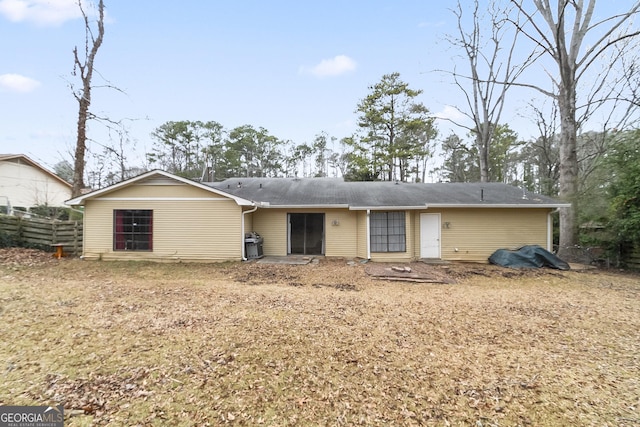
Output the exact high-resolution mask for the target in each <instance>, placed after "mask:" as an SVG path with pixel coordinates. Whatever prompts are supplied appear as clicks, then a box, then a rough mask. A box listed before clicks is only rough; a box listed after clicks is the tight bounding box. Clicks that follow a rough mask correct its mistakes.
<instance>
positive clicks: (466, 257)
mask: <svg viewBox="0 0 640 427" xmlns="http://www.w3.org/2000/svg"><path fill="white" fill-rule="evenodd" d="M423 212H426V213H438V212H439V213H440V214H441V227H442V229H441V250H442V259H445V260H452V261H473V262H487V259H488V258H489V256H490V255H491V254H492V253H493V252H494V251H495V250H496V249H500V248H508V249H515V248H518V247H520V246H524V245H540V246H542V247H543V248H546V246H547V216H548V213H549V212H550V210H549V209H522V208H520V209H442V210H429V211H423ZM419 214H420V213H419V212H416V215H418V216H419ZM447 223H448V224H447ZM416 224H417V226H416V227H415V232H414V238H415V239H417V240H418V243H417V251H416V254H417V256H419V254H420V246H419V245H420V243H419V239H420V226H419V224H420V222H419V221H417V222H416ZM447 225H448V227H447ZM456 249H457V250H456Z"/></svg>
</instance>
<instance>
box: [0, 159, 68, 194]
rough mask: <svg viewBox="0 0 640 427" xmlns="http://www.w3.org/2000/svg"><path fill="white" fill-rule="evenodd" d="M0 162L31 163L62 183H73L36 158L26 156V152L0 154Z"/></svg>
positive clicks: (33, 166)
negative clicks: (38, 161) (35, 159)
mask: <svg viewBox="0 0 640 427" xmlns="http://www.w3.org/2000/svg"><path fill="white" fill-rule="evenodd" d="M0 162H11V163H18V164H25V165H29V166H31V167H32V168H35V169H37V170H39V171H40V172H42V173H43V174H45V175H47V176H48V177H50V178H53V179H55V180H56V181H58V182H60V183H61V184H63V185H65V186H67V187H69V188H71V187H72V185H71V184H69V183H68V182H67V181H65V180H64V179H62V178H60V177H59V176H58V175H56V174H55V173H53V172H51V171H50V170H49V169H47V168H45V167H44V166H42V165H40V164H39V163H37V162H35V161H34V160H31V159H30V158H29V157H27V156H25V155H24V154H0Z"/></svg>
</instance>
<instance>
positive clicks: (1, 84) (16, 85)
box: [0, 74, 40, 93]
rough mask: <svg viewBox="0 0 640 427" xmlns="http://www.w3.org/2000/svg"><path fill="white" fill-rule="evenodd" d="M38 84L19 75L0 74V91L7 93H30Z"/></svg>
mask: <svg viewBox="0 0 640 427" xmlns="http://www.w3.org/2000/svg"><path fill="white" fill-rule="evenodd" d="M38 86H40V82H39V81H37V80H34V79H31V78H29V77H25V76H21V75H20V74H0V90H4V91H9V92H22V93H26V92H32V91H34V90H36V89H37V88H38Z"/></svg>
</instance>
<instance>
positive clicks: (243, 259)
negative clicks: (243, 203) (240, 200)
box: [240, 205, 258, 261]
mask: <svg viewBox="0 0 640 427" xmlns="http://www.w3.org/2000/svg"><path fill="white" fill-rule="evenodd" d="M257 210H258V205H253V209H249V210H248V211H242V224H240V230H241V231H242V233H241V238H242V240H241V242H242V246H241V248H242V250H241V252H242V261H246V260H247V256H246V255H247V254H245V248H244V216H245V215H246V214H249V213H254V212H255V211H257Z"/></svg>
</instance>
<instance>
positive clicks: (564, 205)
mask: <svg viewBox="0 0 640 427" xmlns="http://www.w3.org/2000/svg"><path fill="white" fill-rule="evenodd" d="M570 207H571V203H540V204H535V203H528V204H525V203H458V204H455V203H429V204H428V208H429V209H433V208H521V209H532V208H541V209H557V208H570Z"/></svg>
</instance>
